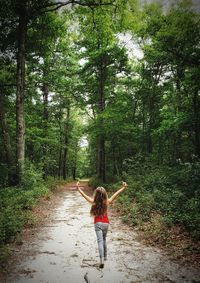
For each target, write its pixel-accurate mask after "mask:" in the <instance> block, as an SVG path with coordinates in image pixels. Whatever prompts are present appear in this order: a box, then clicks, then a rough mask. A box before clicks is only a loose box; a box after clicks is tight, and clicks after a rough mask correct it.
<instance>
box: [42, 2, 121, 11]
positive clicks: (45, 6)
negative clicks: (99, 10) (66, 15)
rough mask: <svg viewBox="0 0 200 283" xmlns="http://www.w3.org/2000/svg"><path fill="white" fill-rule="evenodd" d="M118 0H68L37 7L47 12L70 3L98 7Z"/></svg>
mask: <svg viewBox="0 0 200 283" xmlns="http://www.w3.org/2000/svg"><path fill="white" fill-rule="evenodd" d="M115 1H116V0H110V1H109V2H108V3H101V1H99V3H95V2H93V1H91V2H90V1H86V2H81V1H78V0H69V1H66V2H56V3H51V4H47V5H44V6H40V7H38V8H37V10H43V9H44V10H43V11H42V12H43V13H47V12H52V11H55V10H58V9H59V8H61V7H64V6H67V5H69V4H73V5H74V4H76V5H80V6H83V7H98V6H110V5H113V4H114V3H115Z"/></svg>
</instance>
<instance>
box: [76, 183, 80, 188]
mask: <svg viewBox="0 0 200 283" xmlns="http://www.w3.org/2000/svg"><path fill="white" fill-rule="evenodd" d="M79 186H80V182H79V181H78V182H77V183H76V187H77V189H78V187H79Z"/></svg>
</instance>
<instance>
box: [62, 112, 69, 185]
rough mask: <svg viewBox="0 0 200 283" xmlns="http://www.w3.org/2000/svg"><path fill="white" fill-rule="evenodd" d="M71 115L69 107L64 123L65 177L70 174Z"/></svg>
mask: <svg viewBox="0 0 200 283" xmlns="http://www.w3.org/2000/svg"><path fill="white" fill-rule="evenodd" d="M69 117H70V109H69V107H67V119H66V122H65V125H64V150H63V179H64V180H66V179H67V175H68V166H67V159H68V156H67V155H68V144H69V133H68V130H69Z"/></svg>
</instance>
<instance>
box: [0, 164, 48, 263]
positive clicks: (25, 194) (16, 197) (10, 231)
mask: <svg viewBox="0 0 200 283" xmlns="http://www.w3.org/2000/svg"><path fill="white" fill-rule="evenodd" d="M49 195H50V190H49V189H48V188H47V187H46V186H45V185H44V183H43V181H42V172H41V171H40V170H38V169H37V168H35V167H34V165H33V164H31V163H29V164H26V169H25V175H24V178H23V182H22V186H21V187H7V188H4V189H1V190H0V251H1V252H3V248H4V247H6V244H7V243H9V242H10V241H12V240H14V239H15V237H16V235H17V234H19V233H20V232H21V231H22V229H23V227H24V225H25V224H27V223H30V221H31V214H30V213H29V211H30V210H31V209H32V208H33V207H34V206H35V205H36V204H37V202H38V200H39V198H40V197H42V196H43V197H48V196H49ZM0 261H1V257H0Z"/></svg>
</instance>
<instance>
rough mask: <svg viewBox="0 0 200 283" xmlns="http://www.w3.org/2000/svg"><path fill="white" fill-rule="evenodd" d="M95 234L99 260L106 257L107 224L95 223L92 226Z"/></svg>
mask: <svg viewBox="0 0 200 283" xmlns="http://www.w3.org/2000/svg"><path fill="white" fill-rule="evenodd" d="M94 227H95V232H96V235H97V243H98V249H99V256H100V259H102V258H106V257H107V245H106V235H107V232H108V227H109V224H108V223H103V222H97V223H95V224H94Z"/></svg>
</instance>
